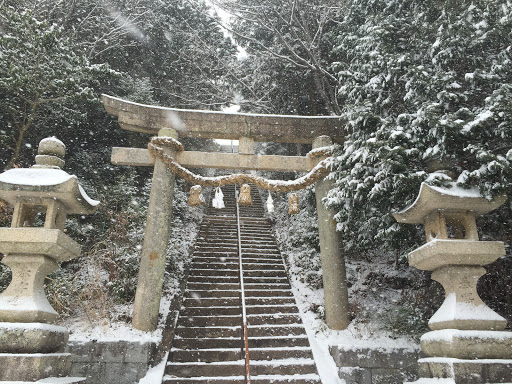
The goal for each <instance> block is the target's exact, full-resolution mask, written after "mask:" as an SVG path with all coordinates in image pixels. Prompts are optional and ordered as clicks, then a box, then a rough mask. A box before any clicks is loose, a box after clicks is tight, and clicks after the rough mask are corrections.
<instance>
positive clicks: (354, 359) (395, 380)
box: [329, 345, 420, 384]
mask: <svg viewBox="0 0 512 384" xmlns="http://www.w3.org/2000/svg"><path fill="white" fill-rule="evenodd" d="M329 350H330V353H331V355H332V357H333V358H334V361H335V363H336V366H337V367H338V375H339V377H340V378H341V379H343V380H345V381H346V383H347V384H402V383H403V382H404V381H414V380H415V379H417V378H418V359H419V358H420V351H419V350H411V349H405V348H393V349H388V348H386V349H382V348H375V349H372V348H365V347H356V348H355V347H353V346H343V345H331V346H330V347H329Z"/></svg>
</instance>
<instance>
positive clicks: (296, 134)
mask: <svg viewBox="0 0 512 384" xmlns="http://www.w3.org/2000/svg"><path fill="white" fill-rule="evenodd" d="M103 104H104V106H105V109H106V110H107V112H108V113H109V114H111V115H114V116H117V118H118V122H119V125H120V126H121V128H123V129H126V130H129V131H135V132H142V133H148V134H151V135H153V136H159V137H171V138H173V139H175V140H177V139H179V137H196V138H204V139H228V140H239V153H238V154H234V153H209V152H198V151H184V150H177V149H176V148H165V152H166V155H167V156H168V157H170V158H172V159H173V160H174V161H175V162H176V163H178V164H179V165H180V166H182V167H186V168H188V167H190V168H216V169H239V170H265V171H282V172H289V171H297V172H309V171H311V170H312V169H313V168H314V167H315V165H317V164H318V163H319V162H320V160H322V157H320V158H319V157H316V158H312V157H306V156H276V155H256V154H255V153H254V142H255V141H260V142H281V143H304V144H307V143H309V144H312V145H313V149H316V148H323V147H326V146H330V145H332V144H333V141H334V142H340V141H342V140H343V135H342V133H343V122H342V121H341V120H340V119H339V118H338V117H308V116H277V115H257V114H241V113H240V114H230V113H223V112H210V111H199V110H183V109H174V108H163V107H156V106H150V105H143V104H137V103H133V102H130V101H126V100H122V99H119V98H115V97H112V96H107V95H103ZM324 158H325V157H324ZM111 160H112V163H113V164H117V165H131V166H153V167H154V171H153V181H152V185H151V192H150V198H149V207H148V216H147V222H146V232H145V237H144V245H143V248H142V255H141V262H140V269H139V277H138V282H137V291H136V295H135V302H134V308H133V318H132V325H133V327H134V328H137V329H140V330H142V331H152V330H155V329H156V327H157V323H158V313H159V307H160V297H161V292H162V282H163V275H164V267H165V255H166V251H167V244H168V242H169V237H170V225H171V218H172V205H173V193H174V192H173V191H174V174H173V172H172V171H171V170H170V169H169V168H168V167H167V166H166V164H165V163H164V162H163V161H162V159H160V158H159V157H156V156H153V155H152V154H151V152H150V151H149V150H148V149H142V148H119V147H114V148H113V149H112V159H111ZM331 187H332V181H331V180H320V181H317V182H316V185H315V191H316V204H317V211H318V229H319V236H320V252H321V262H322V270H323V285H324V293H325V310H326V322H327V325H328V326H329V327H330V328H331V329H345V328H346V327H347V326H348V324H349V321H350V320H349V316H348V293H347V285H346V273H345V262H344V258H343V254H342V251H341V248H340V245H341V241H340V240H341V239H340V236H339V233H338V232H336V223H335V220H334V212H333V211H332V210H327V209H325V208H324V206H323V205H322V198H323V197H325V195H326V193H327V192H328V191H329V190H330V189H331Z"/></svg>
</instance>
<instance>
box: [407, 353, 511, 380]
mask: <svg viewBox="0 0 512 384" xmlns="http://www.w3.org/2000/svg"><path fill="white" fill-rule="evenodd" d="M418 363H419V373H420V377H422V378H421V379H419V380H417V381H415V382H414V384H441V383H442V384H482V383H511V382H512V360H498V359H485V360H467V359H452V358H445V357H429V358H425V359H420V360H418ZM404 384H413V383H404Z"/></svg>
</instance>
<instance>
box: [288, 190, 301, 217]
mask: <svg viewBox="0 0 512 384" xmlns="http://www.w3.org/2000/svg"><path fill="white" fill-rule="evenodd" d="M299 212H300V208H299V196H297V194H296V193H290V194H289V195H288V214H289V215H296V214H297V213H299Z"/></svg>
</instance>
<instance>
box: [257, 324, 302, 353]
mask: <svg viewBox="0 0 512 384" xmlns="http://www.w3.org/2000/svg"><path fill="white" fill-rule="evenodd" d="M281 325H282V326H281V327H276V326H275V325H274V324H272V325H268V324H265V325H250V326H249V327H248V335H249V337H261V336H270V335H273V336H292V335H296V336H297V335H303V334H304V332H305V330H304V327H303V326H302V324H281ZM251 358H254V356H251Z"/></svg>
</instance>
